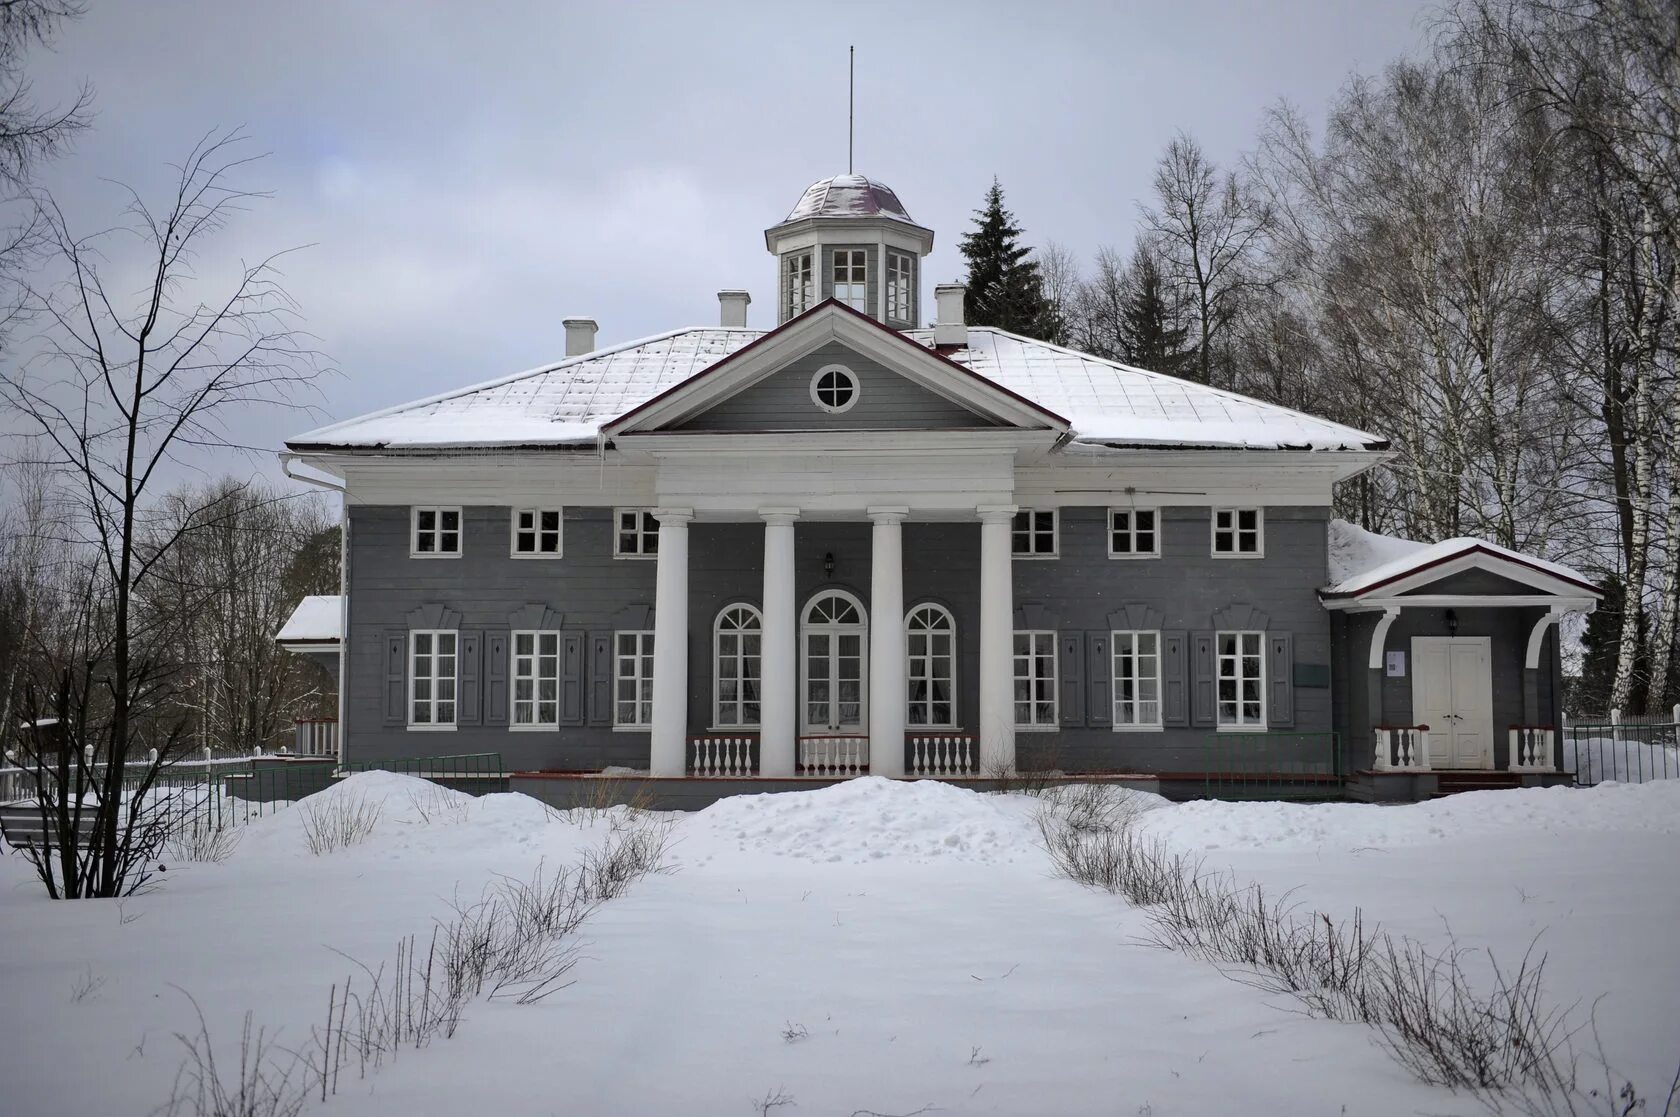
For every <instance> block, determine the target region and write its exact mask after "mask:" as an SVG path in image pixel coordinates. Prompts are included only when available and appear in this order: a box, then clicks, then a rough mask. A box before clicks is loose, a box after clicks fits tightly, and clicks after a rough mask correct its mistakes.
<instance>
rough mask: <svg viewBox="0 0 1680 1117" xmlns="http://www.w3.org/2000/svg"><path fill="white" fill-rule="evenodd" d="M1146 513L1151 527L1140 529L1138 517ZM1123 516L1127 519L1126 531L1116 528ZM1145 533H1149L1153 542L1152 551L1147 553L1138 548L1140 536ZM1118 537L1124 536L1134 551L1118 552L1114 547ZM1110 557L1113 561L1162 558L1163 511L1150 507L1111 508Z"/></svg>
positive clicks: (1109, 520) (1109, 521)
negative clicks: (1115, 538) (1115, 539)
mask: <svg viewBox="0 0 1680 1117" xmlns="http://www.w3.org/2000/svg"><path fill="white" fill-rule="evenodd" d="M1144 513H1147V514H1148V515H1149V522H1150V526H1149V527H1147V528H1140V527H1138V516H1140V515H1142V514H1144ZM1122 516H1124V517H1126V527H1125V529H1124V530H1122V529H1120V528H1118V527H1116V526H1115V525H1116V523H1118V522H1119V519H1120V517H1122ZM1144 531H1146V532H1148V533H1149V537H1150V541H1151V546H1150V549H1149V550H1147V551H1145V550H1142V549H1140V548H1139V547H1138V534H1139V533H1140V532H1144ZM1116 535H1124V536H1125V537H1126V539H1127V541H1128V542H1130V543H1131V545H1132V549H1131V550H1129V551H1120V550H1116V549H1115V547H1114V537H1115V536H1116ZM1108 557H1109V558H1111V559H1153V558H1160V557H1161V510H1160V509H1159V508H1150V507H1138V508H1134V507H1126V508H1110V509H1109V510H1108Z"/></svg>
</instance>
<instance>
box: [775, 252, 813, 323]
mask: <svg viewBox="0 0 1680 1117" xmlns="http://www.w3.org/2000/svg"><path fill="white" fill-rule="evenodd" d="M782 289H783V291H784V296H783V301H784V303H785V305H786V306H787V315H786V317H788V318H792V317H793V316H794V315H796V314H804V313H805V312H806V311H807V310H810V309H811V306H812V304H813V303H815V302H816V301H817V284H816V275H815V273H814V269H813V268H812V267H811V254H810V253H809V252H790V253H788V254H787V255H786V256H783V257H782Z"/></svg>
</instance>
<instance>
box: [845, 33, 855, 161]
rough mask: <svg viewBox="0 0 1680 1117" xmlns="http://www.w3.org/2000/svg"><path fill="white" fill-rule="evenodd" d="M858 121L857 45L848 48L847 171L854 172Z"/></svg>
mask: <svg viewBox="0 0 1680 1117" xmlns="http://www.w3.org/2000/svg"><path fill="white" fill-rule="evenodd" d="M856 121H857V47H855V46H849V47H847V48H846V173H847V174H851V173H852V134H853V131H854V127H855V124H856Z"/></svg>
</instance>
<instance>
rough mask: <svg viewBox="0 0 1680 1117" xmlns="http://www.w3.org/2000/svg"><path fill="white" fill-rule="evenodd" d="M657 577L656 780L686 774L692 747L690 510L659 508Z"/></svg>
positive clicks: (656, 514) (656, 512)
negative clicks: (689, 623)
mask: <svg viewBox="0 0 1680 1117" xmlns="http://www.w3.org/2000/svg"><path fill="white" fill-rule="evenodd" d="M653 515H654V517H655V518H656V519H657V520H658V521H659V572H658V576H657V578H656V580H655V583H654V602H653V740H652V744H651V747H650V749H649V753H650V755H649V766H650V767H651V769H652V771H653V774H654V775H656V776H680V775H682V774H683V773H684V771H685V770H686V756H685V754H686V752H687V750H688V742H687V740H686V739H685V738H686V736H687V732H688V521H690V520H692V519H693V518H694V512H693V511H692V510H691V509H688V508H655V509H654V510H653Z"/></svg>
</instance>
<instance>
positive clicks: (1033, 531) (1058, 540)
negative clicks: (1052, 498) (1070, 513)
mask: <svg viewBox="0 0 1680 1117" xmlns="http://www.w3.org/2000/svg"><path fill="white" fill-rule="evenodd" d="M1022 516H1026V517H1027V526H1026V527H1025V528H1022V527H1021V526H1020V518H1021V517H1022ZM1038 516H1049V517H1050V549H1049V550H1048V551H1030V550H1029V551H1017V550H1016V549H1015V541H1016V539H1018V538H1019V537H1020V536H1021V535H1022V533H1023V532H1024V533H1025V534H1026V537H1027V540H1028V545H1029V546H1031V545H1034V544H1035V543H1036V542H1037V540H1038V536H1039V534H1040V532H1041V531H1042V529H1041V528H1039V527H1038V525H1037V521H1036V519H1035V517H1038ZM1009 553H1010V555H1011V556H1012V557H1014V558H1017V559H1053V558H1058V557H1059V556H1060V555H1061V553H1062V513H1061V510H1060V509H1058V508H1017V509H1016V510H1015V515H1014V517H1013V518H1012V519H1011V520H1010V521H1009Z"/></svg>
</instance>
